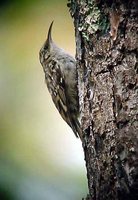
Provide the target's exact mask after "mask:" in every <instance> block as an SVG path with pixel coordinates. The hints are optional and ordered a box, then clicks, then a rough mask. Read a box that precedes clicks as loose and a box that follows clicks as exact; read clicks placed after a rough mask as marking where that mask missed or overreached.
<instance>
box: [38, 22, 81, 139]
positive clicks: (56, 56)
mask: <svg viewBox="0 0 138 200" xmlns="http://www.w3.org/2000/svg"><path fill="white" fill-rule="evenodd" d="M52 27H53V21H52V23H51V25H50V27H49V30H48V34H47V39H46V41H45V42H44V44H43V46H42V48H41V49H40V52H39V59H40V63H41V65H42V67H43V71H44V74H45V82H46V85H47V88H48V91H49V93H50V95H51V97H52V100H53V102H54V104H55V106H56V108H57V110H58V111H59V113H60V115H61V116H62V118H63V119H64V121H66V123H67V124H68V125H69V126H70V127H71V129H72V130H73V132H74V134H75V135H76V137H79V138H80V139H82V131H81V126H80V122H79V115H80V112H79V96H78V86H77V69H76V60H75V59H74V58H73V57H72V56H71V55H69V54H68V53H66V52H65V50H63V49H62V48H59V47H58V46H57V45H56V44H55V43H54V42H53V39H52V36H51V32H52Z"/></svg>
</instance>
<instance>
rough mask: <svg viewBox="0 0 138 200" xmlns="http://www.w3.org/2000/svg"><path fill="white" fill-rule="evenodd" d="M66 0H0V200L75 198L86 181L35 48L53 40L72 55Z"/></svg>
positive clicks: (76, 144) (79, 154) (76, 143)
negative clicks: (51, 24) (47, 40)
mask: <svg viewBox="0 0 138 200" xmlns="http://www.w3.org/2000/svg"><path fill="white" fill-rule="evenodd" d="M66 4H67V2H66V0H60V1H56V0H50V1H48V0H39V1H37V0H30V1H29V0H20V1H19V0H3V1H2V0H1V1H0V200H80V199H82V197H84V196H86V193H87V181H86V177H85V176H86V171H85V163H84V158H83V157H84V156H83V151H82V147H81V142H80V141H79V140H78V139H76V138H75V136H74V134H73V132H72V131H71V129H70V128H69V127H68V125H66V123H65V122H64V121H63V120H62V118H61V117H60V115H59V113H58V111H57V110H56V109H55V106H54V104H53V102H52V100H51V98H50V95H49V93H48V91H47V88H46V86H45V83H44V74H43V70H42V67H41V65H40V63H39V58H38V52H39V49H40V48H41V46H42V44H43V42H44V40H45V39H46V35H47V30H48V27H49V25H50V23H51V21H52V20H54V26H53V33H52V35H53V38H54V41H55V42H56V43H57V44H58V45H59V46H61V47H62V48H64V49H65V50H67V51H68V52H69V53H70V54H72V55H75V38H74V28H73V23H72V19H71V17H70V14H69V11H68V8H67V6H66Z"/></svg>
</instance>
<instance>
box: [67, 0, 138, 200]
mask: <svg viewBox="0 0 138 200" xmlns="http://www.w3.org/2000/svg"><path fill="white" fill-rule="evenodd" d="M68 6H69V7H70V13H71V15H72V17H73V19H74V26H75V33H76V60H77V71H78V90H79V101H80V112H81V125H82V129H83V136H84V137H83V142H82V143H83V144H82V145H83V149H84V154H85V161H86V168H87V178H88V187H89V195H88V197H87V198H86V199H87V200H88V199H89V200H105V199H106V200H127V199H131V200H134V199H138V121H137V111H138V107H137V105H138V93H137V91H138V85H137V80H138V77H137V72H138V69H137V53H138V52H137V50H138V48H137V47H138V35H137V32H138V24H137V22H138V17H137V14H138V13H137V8H138V6H137V0H129V1H125V0H124V1H123V0H116V1H115V0H113V1H111V0H105V1H103V0H87V1H86V0H70V1H69V4H68Z"/></svg>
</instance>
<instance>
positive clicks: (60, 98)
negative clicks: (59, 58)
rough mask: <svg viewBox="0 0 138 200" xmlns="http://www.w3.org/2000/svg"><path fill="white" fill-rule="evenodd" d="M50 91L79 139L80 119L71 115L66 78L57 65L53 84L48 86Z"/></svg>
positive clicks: (53, 74)
mask: <svg viewBox="0 0 138 200" xmlns="http://www.w3.org/2000/svg"><path fill="white" fill-rule="evenodd" d="M48 89H49V92H50V94H51V96H52V100H53V102H54V104H55V106H56V108H57V109H58V111H59V113H60V114H61V116H62V118H63V119H64V120H65V121H66V122H67V123H68V125H69V126H70V127H71V128H72V129H73V132H74V133H75V135H76V136H77V137H78V134H79V133H78V128H80V125H79V122H78V119H75V118H74V117H73V116H72V114H71V113H70V109H69V103H68V97H67V95H66V91H67V90H66V84H65V77H64V75H63V73H62V72H61V69H60V66H59V65H57V63H56V64H55V66H54V67H53V71H52V78H51V82H50V83H49V84H48Z"/></svg>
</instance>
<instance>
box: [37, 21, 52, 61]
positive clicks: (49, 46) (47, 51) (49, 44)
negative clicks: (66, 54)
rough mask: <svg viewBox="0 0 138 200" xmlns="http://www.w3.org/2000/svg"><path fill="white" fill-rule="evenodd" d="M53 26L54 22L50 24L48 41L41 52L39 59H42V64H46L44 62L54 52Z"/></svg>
mask: <svg viewBox="0 0 138 200" xmlns="http://www.w3.org/2000/svg"><path fill="white" fill-rule="evenodd" d="M52 26H53V21H52V23H51V24H50V27H49V30H48V34H47V39H46V41H45V43H44V45H43V46H42V48H41V49H40V52H39V58H40V62H41V64H42V63H43V62H44V60H47V59H48V58H49V56H50V53H51V51H52V47H53V40H52V37H51V31H52Z"/></svg>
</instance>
